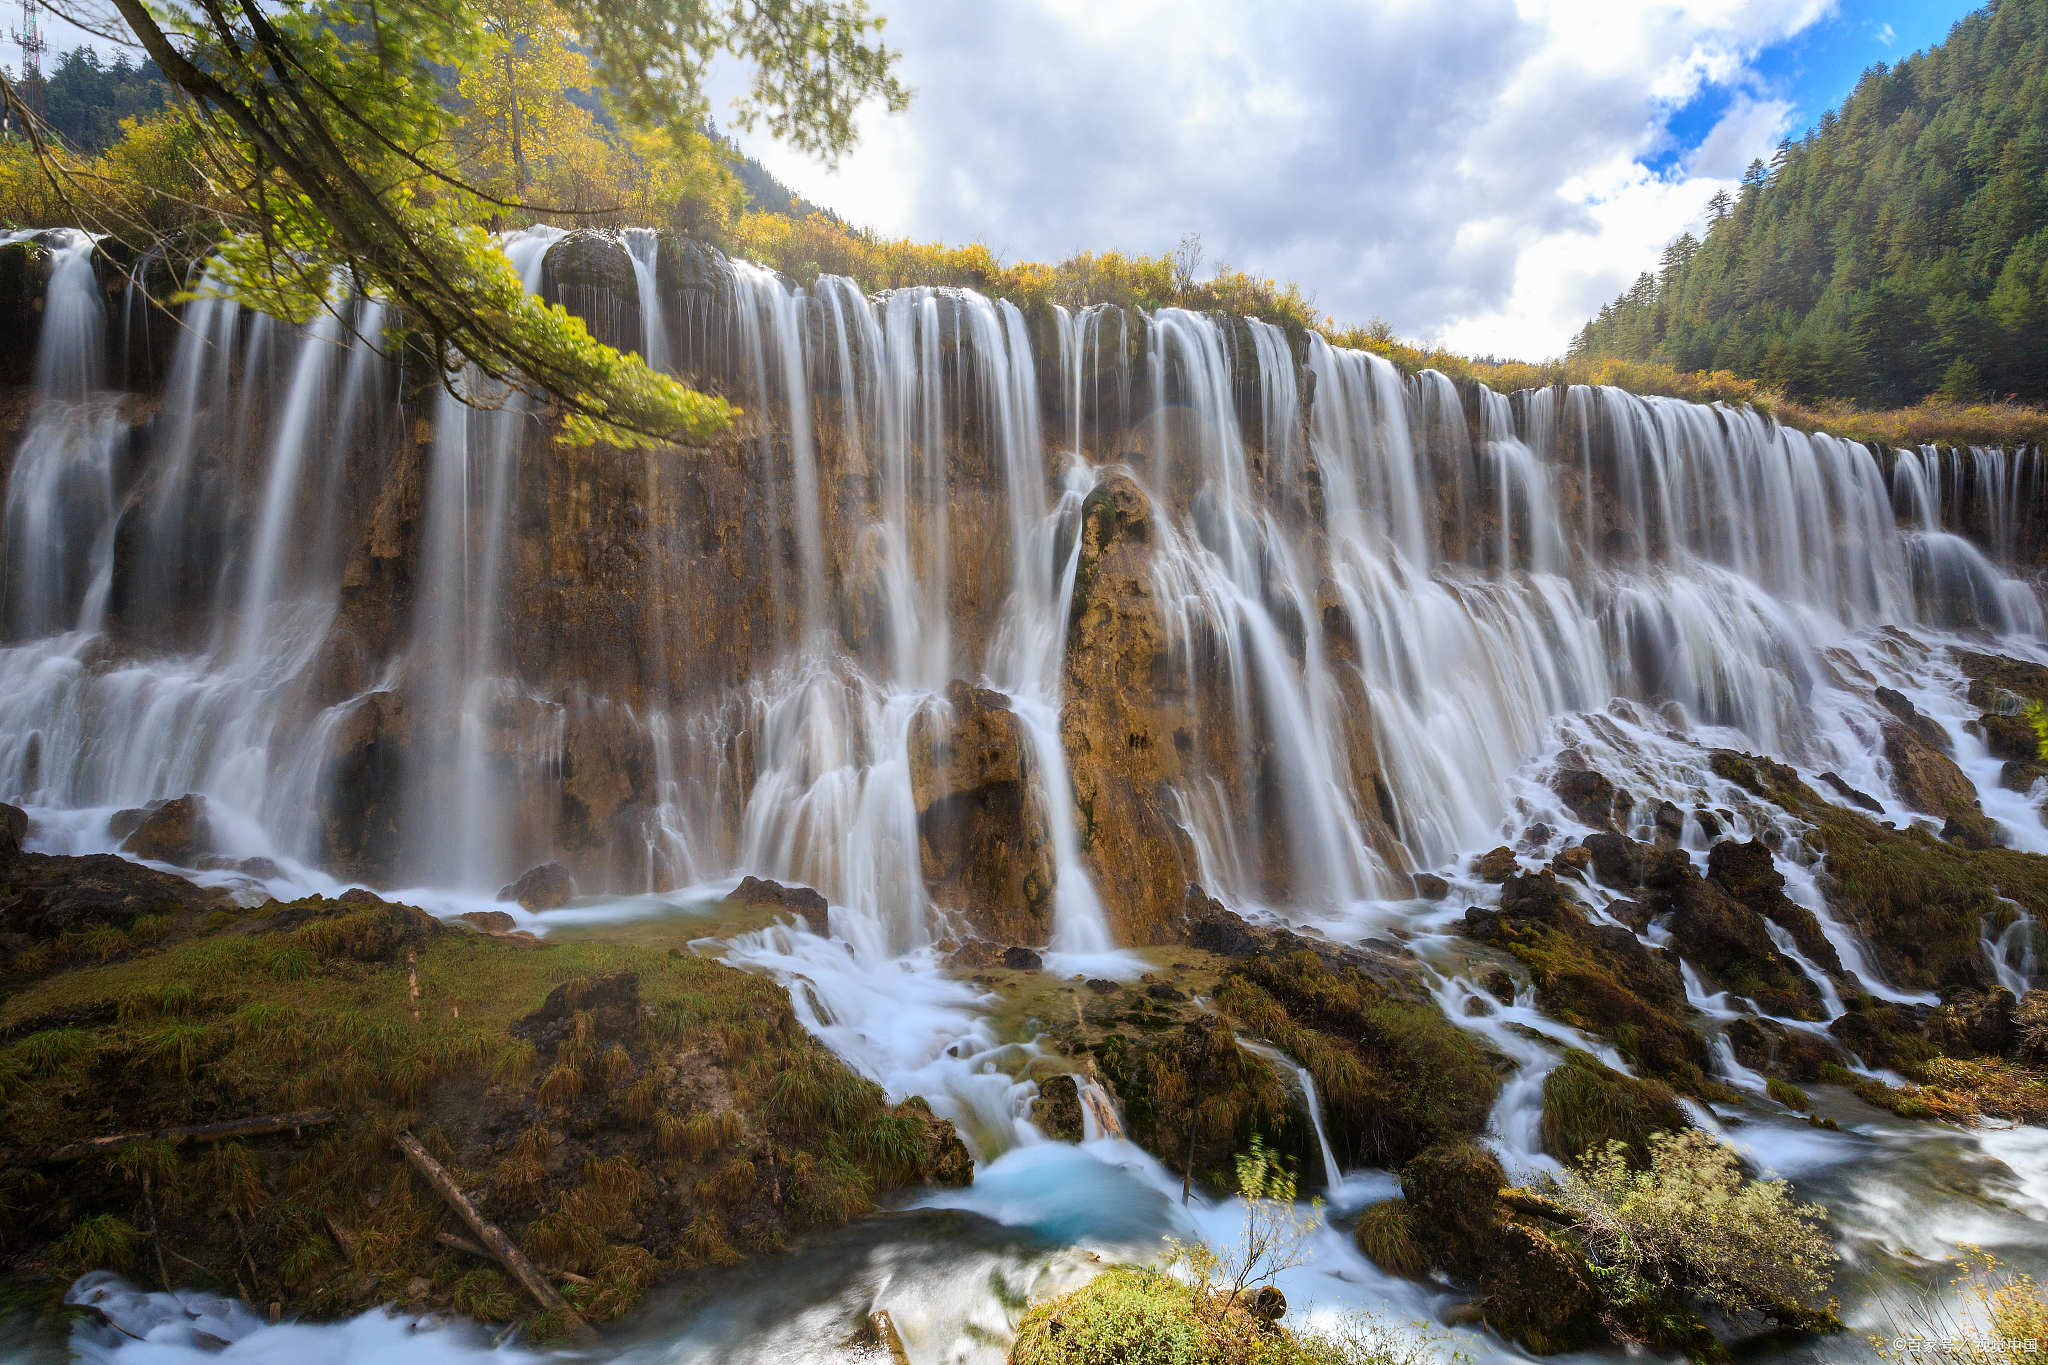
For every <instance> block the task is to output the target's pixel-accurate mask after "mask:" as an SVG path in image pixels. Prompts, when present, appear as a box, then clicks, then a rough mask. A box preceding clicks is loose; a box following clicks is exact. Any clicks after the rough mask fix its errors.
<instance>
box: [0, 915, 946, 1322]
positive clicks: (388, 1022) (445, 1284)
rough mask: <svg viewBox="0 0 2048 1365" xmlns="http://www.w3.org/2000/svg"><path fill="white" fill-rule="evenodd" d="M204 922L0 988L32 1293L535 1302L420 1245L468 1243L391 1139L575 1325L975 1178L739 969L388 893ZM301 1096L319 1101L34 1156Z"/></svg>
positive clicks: (485, 1311)
mask: <svg viewBox="0 0 2048 1365" xmlns="http://www.w3.org/2000/svg"><path fill="white" fill-rule="evenodd" d="M231 920H232V923H231V924H230V925H229V926H228V927H225V928H221V929H217V930H211V931H209V930H206V929H205V928H203V927H202V926H203V924H204V921H202V920H200V919H199V918H198V916H197V914H196V912H195V913H192V914H187V915H185V916H183V917H182V919H181V920H179V922H178V923H176V924H175V925H174V926H173V928H172V930H171V931H170V932H168V933H167V934H165V935H164V936H163V937H162V939H161V941H160V944H159V945H158V946H156V947H153V948H151V949H149V950H148V951H147V952H144V953H136V954H133V955H131V956H129V957H128V958H127V959H125V960H121V961H113V962H107V963H102V964H90V965H82V966H77V967H73V968H70V969H64V970H57V971H55V972H52V973H49V974H46V975H42V976H40V977H35V978H32V979H27V980H25V981H23V982H22V984H21V986H20V988H19V989H17V990H16V991H15V992H14V994H12V995H11V996H10V997H9V998H7V999H6V1000H5V1002H4V1003H0V1037H4V1038H6V1039H7V1041H6V1043H5V1045H4V1047H0V1236H4V1238H5V1242H6V1245H7V1246H8V1247H9V1248H11V1249H16V1251H17V1254H18V1255H19V1256H21V1257H22V1259H21V1260H19V1261H18V1262H17V1264H22V1265H26V1266H28V1267H30V1273H31V1274H32V1275H34V1276H38V1277H40V1278H41V1281H42V1283H43V1284H44V1285H45V1286H46V1288H47V1290H48V1291H49V1292H54V1291H55V1290H56V1289H58V1288H61V1286H62V1285H63V1284H64V1283H66V1282H68V1280H69V1279H70V1278H71V1277H72V1276H74V1275H76V1274H78V1273H79V1272H81V1271H83V1270H86V1269H90V1268H93V1267H95V1266H109V1267H113V1268H125V1269H129V1270H131V1271H132V1272H133V1273H136V1274H138V1275H140V1276H142V1278H143V1279H145V1280H146V1281H148V1282H151V1283H154V1282H155V1281H156V1280H157V1279H159V1278H163V1277H165V1276H168V1278H169V1279H170V1280H171V1281H173V1282H176V1283H197V1284H201V1285H204V1286H207V1287H212V1288H216V1289H219V1290H221V1291H222V1292H226V1293H232V1294H235V1295H237V1296H239V1297H242V1298H244V1299H245V1300H247V1301H249V1302H256V1303H261V1302H269V1301H272V1300H277V1301H281V1302H284V1303H286V1304H288V1305H291V1306H292V1308H293V1309H294V1311H304V1312H309V1313H312V1314H314V1315H322V1314H338V1313H343V1312H348V1311H353V1310H355V1309H357V1308H359V1307H362V1306H366V1305H367V1304H370V1303H374V1302H399V1303H418V1304H421V1305H426V1306H441V1307H452V1308H456V1309H457V1310H458V1311H462V1312H465V1313H468V1314H470V1315H472V1316H478V1317H482V1318H485V1319H487V1320H503V1319H509V1318H515V1317H522V1316H524V1315H527V1314H531V1313H533V1312H534V1310H535V1307H536V1305H535V1304H534V1303H533V1302H532V1301H531V1300H530V1299H528V1298H527V1297H526V1295H525V1293H524V1291H521V1290H518V1289H517V1288H516V1286H515V1285H513V1284H512V1282H511V1281H510V1280H509V1279H507V1278H506V1277H505V1276H504V1275H503V1273H502V1268H501V1267H499V1266H497V1265H496V1263H495V1262H493V1261H491V1260H490V1259H489V1258H485V1257H479V1256H477V1255H475V1254H473V1253H470V1252H466V1251H463V1250H461V1249H459V1248H454V1247H450V1246H448V1245H447V1244H445V1243H443V1242H441V1241H438V1240H437V1234H440V1233H452V1234H455V1235H457V1236H461V1237H467V1236H468V1233H467V1230H466V1229H464V1228H462V1227H461V1226H460V1225H459V1223H458V1222H457V1221H456V1220H455V1219H454V1218H453V1216H452V1215H451V1214H450V1212H449V1211H448V1209H447V1208H446V1206H445V1205H444V1204H443V1203H442V1201H441V1200H440V1199H439V1198H438V1197H437V1196H436V1195H435V1194H434V1193H433V1192H432V1191H431V1190H430V1189H429V1188H428V1187H427V1186H426V1184H425V1183H424V1181H423V1180H421V1179H420V1178H419V1177H418V1176H417V1175H416V1174H415V1173H414V1171H413V1170H412V1168H411V1167H410V1166H409V1165H407V1164H406V1163H405V1162H404V1161H403V1159H402V1158H401V1157H400V1155H399V1154H398V1152H397V1150H396V1149H395V1147H394V1144H393V1142H392V1138H393V1135H394V1134H395V1133H397V1132H399V1131H402V1130H410V1131H412V1132H414V1133H415V1134H417V1135H418V1136H419V1137H420V1138H421V1140H422V1141H423V1142H424V1143H425V1144H426V1146H427V1148H428V1150H429V1151H430V1152H431V1153H432V1154H433V1156H434V1157H435V1159H436V1160H438V1161H440V1162H441V1163H442V1164H443V1165H444V1166H446V1167H447V1168H448V1169H449V1171H450V1172H451V1174H452V1175H453V1176H454V1177H455V1179H456V1180H457V1182H458V1183H459V1184H460V1185H461V1186H462V1187H463V1188H464V1189H465V1190H466V1191H467V1192H469V1194H470V1196H471V1198H472V1199H474V1200H475V1201H476V1203H477V1204H478V1205H479V1206H480V1207H481V1208H482V1209H483V1211H484V1215H485V1216H486V1217H487V1218H489V1219H491V1220H492V1221H494V1222H496V1223H497V1224H498V1225H499V1226H500V1227H501V1228H502V1229H503V1230H504V1231H505V1232H506V1233H507V1235H509V1236H511V1237H512V1238H513V1239H514V1240H515V1241H516V1242H518V1243H520V1244H521V1245H522V1247H523V1249H524V1250H525V1252H526V1254H527V1255H528V1256H530V1257H531V1258H533V1259H534V1260H535V1261H536V1262H537V1263H538V1264H539V1265H540V1266H542V1268H543V1269H544V1270H545V1271H547V1272H548V1273H550V1274H551V1275H555V1276H556V1277H557V1279H558V1282H559V1283H560V1284H561V1285H562V1286H563V1293H564V1295H565V1296H566V1297H567V1298H568V1300H569V1301H570V1303H571V1304H572V1305H574V1306H575V1308H576V1309H577V1311H578V1312H580V1313H582V1314H583V1315H584V1316H585V1317H587V1318H593V1319H598V1320H602V1319H605V1318H610V1317H615V1316H617V1315H619V1314H621V1313H624V1312H625V1311H627V1310H628V1309H629V1308H630V1307H631V1306H632V1305H633V1304H634V1303H635V1302H637V1300H638V1298H639V1296H640V1294H641V1293H642V1292H643V1291H644V1290H645V1288H646V1287H647V1286H648V1285H650V1284H652V1283H654V1282H655V1281H656V1280H658V1279H659V1278H661V1277H662V1276H664V1275H666V1274H669V1273H673V1272H674V1271H677V1270H680V1269H686V1268H688V1267H691V1266H695V1265H701V1264H705V1263H711V1262H730V1261H733V1260H736V1259H738V1258H739V1257H740V1256H742V1255H746V1254H751V1253H757V1252H764V1251H772V1250H775V1249H776V1248H779V1247H780V1246H782V1245H783V1244H784V1243H785V1242H786V1240H787V1238H788V1237H789V1236H790V1235H791V1234H793V1233H795V1232H797V1231H800V1230H802V1229H803V1228H806V1227H809V1226H813V1225H817V1224H829V1223H836V1222H840V1221H843V1220H845V1219H847V1218H849V1217H852V1216H854V1215H856V1214H860V1213H863V1212H866V1211H867V1210H869V1209H871V1208H872V1207H873V1206H874V1201H875V1199H876V1197H877V1196H878V1195H879V1194H880V1193H881V1192H883V1191H885V1190H888V1189H891V1188H894V1187H895V1186H897V1185H900V1184H903V1183H905V1182H906V1181H912V1180H937V1181H947V1182H950V1183H960V1182H963V1181H964V1180H966V1179H971V1176H972V1163H971V1161H970V1160H969V1159H968V1157H967V1154H966V1152H965V1149H964V1148H963V1147H962V1146H961V1145H960V1143H959V1141H958V1139H957V1137H955V1136H954V1134H953V1132H952V1126H951V1125H950V1124H948V1123H944V1122H943V1121H940V1120H938V1119H936V1118H934V1117H933V1116H932V1114H931V1111H930V1109H929V1107H927V1106H925V1105H923V1104H922V1103H921V1102H919V1101H911V1102H909V1103H906V1104H902V1105H897V1106H893V1107H892V1106H890V1105H889V1104H888V1103H887V1102H886V1101H885V1099H884V1097H883V1095H882V1092H881V1091H880V1089H879V1088H878V1087H876V1086H875V1085H874V1084H873V1083H872V1082H869V1081H867V1080H865V1079H862V1078H860V1077H857V1076H855V1075H853V1074H852V1073H851V1072H849V1071H847V1070H846V1068H845V1067H844V1066H843V1065H841V1064H840V1063H839V1061H838V1060H837V1059H836V1058H834V1057H833V1056H832V1055H831V1054H830V1053H829V1052H828V1051H827V1050H826V1049H825V1048H824V1047H823V1046H822V1045H821V1044H819V1043H818V1042H817V1041H816V1040H815V1039H813V1038H812V1037H811V1036H810V1035H809V1034H808V1033H807V1032H805V1031H804V1029H803V1028H802V1027H801V1026H800V1025H799V1024H798V1023H797V1022H796V1019H795V1016H794V1013H793V1011H792V1009H791V1006H790V1001H789V997H788V994H787V993H786V992H785V991H784V990H783V989H782V988H781V987H780V986H778V985H776V984H774V983H773V982H771V981H768V980H765V979H763V978H760V977H756V976H751V975H748V974H746V973H744V972H740V971H738V970H735V969H733V968H730V967H727V966H725V965H723V964H720V963H717V962H712V961H707V960H704V959H701V958H697V957H694V956H691V955H688V954H684V953H680V952H658V951H654V950H652V949H648V948H643V947H630V946H620V945H613V944H605V943H599V942H580V943H573V944H567V945H562V946H554V945H548V944H544V943H537V942H534V941H532V940H522V939H512V938H499V937H493V936H488V935H483V934H476V933H470V932H466V931H464V930H461V929H456V928H450V927H448V926H445V925H443V924H442V923H440V922H439V921H437V920H435V919H434V918H432V917H431V916H429V915H426V914H424V913H422V912H421V911H418V910H414V909H411V908H409V907H405V906H399V905H385V904H371V905H357V904H344V903H340V902H333V901H322V900H319V899H318V898H314V899H311V900H307V901H301V902H296V903H293V904H290V905H281V904H278V903H275V902H273V903H272V904H270V905H268V906H266V907H264V908H263V909H262V910H261V911H258V912H255V913H253V914H249V915H236V916H232V917H231ZM16 966H17V969H18V966H19V964H16ZM17 979H20V978H19V977H17ZM309 1110H331V1111H333V1112H334V1113H335V1114H337V1115H338V1116H339V1117H338V1120H337V1121H336V1122H333V1123H326V1124H319V1125H315V1126H311V1127H307V1128H305V1129H303V1130H302V1131H300V1132H297V1133H294V1132H290V1131H286V1132H282V1133H278V1134H275V1135H263V1136H250V1137H246V1138H243V1139H237V1140H228V1141H221V1142H218V1143H213V1144H202V1143H182V1144H181V1143H174V1142H169V1141H150V1142H142V1143H137V1144H134V1145H130V1146H128V1147H126V1148H125V1149H123V1150H121V1151H119V1152H117V1153H115V1154H113V1155H111V1156H102V1157H87V1158H84V1159H81V1160H73V1161H52V1160H49V1159H48V1158H49V1154H50V1153H52V1152H53V1151H54V1150H56V1149H58V1148H60V1147H62V1146H64V1145H66V1144H70V1143H76V1142H80V1141H83V1140H86V1139H91V1138H100V1137H106V1136H110V1135H114V1134H120V1133H138V1132H150V1131H156V1130H160V1129H167V1128H179V1127H186V1126H193V1125H204V1124H210V1123H218V1122H221V1121H224V1120H229V1119H237V1118H243V1117H248V1116H255V1115H267V1114H276V1113H280V1112H300V1111H309ZM160 1272H161V1273H160ZM559 1325H560V1324H557V1323H553V1322H552V1320H536V1321H534V1322H532V1323H530V1324H529V1326H530V1327H531V1328H533V1329H535V1330H541V1331H544V1330H547V1329H548V1328H549V1327H551V1326H554V1327H559Z"/></svg>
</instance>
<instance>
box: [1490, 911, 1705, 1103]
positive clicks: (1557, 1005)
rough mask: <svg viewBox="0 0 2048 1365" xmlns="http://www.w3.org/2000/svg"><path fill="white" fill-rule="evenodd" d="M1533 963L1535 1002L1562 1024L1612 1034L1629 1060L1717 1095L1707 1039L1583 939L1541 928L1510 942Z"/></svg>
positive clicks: (1678, 1084) (1692, 1090)
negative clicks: (1708, 1064) (1709, 1075)
mask: <svg viewBox="0 0 2048 1365" xmlns="http://www.w3.org/2000/svg"><path fill="white" fill-rule="evenodd" d="M1507 948H1508V951H1510V952H1512V953H1513V954H1514V955H1515V956H1516V957H1518V958H1520V959H1521V960H1522V961H1523V962H1524V963H1526V964H1527V965H1528V968H1529V974H1530V977H1531V978H1532V979H1533V981H1534V982H1535V986H1536V1000H1537V1003H1538V1004H1540V1005H1542V1006H1543V1009H1544V1011H1545V1012H1546V1013H1548V1014H1550V1015H1551V1016H1552V1017H1553V1018H1556V1019H1558V1020H1560V1021H1561V1022H1563V1023H1567V1024H1571V1025H1573V1026H1575V1027H1578V1028H1583V1029H1585V1030H1587V1031H1588V1032H1592V1033H1598V1034H1600V1035H1602V1036H1603V1037H1605V1038H1607V1039H1609V1040H1610V1041H1611V1042H1613V1044H1614V1045H1615V1048H1616V1049H1617V1050H1618V1051H1619V1052H1620V1053H1621V1055H1622V1056H1624V1057H1626V1058H1627V1059H1628V1061H1629V1064H1630V1065H1631V1066H1634V1067H1636V1068H1638V1069H1639V1070H1642V1071H1645V1072H1648V1073H1650V1074H1651V1075H1654V1076H1656V1077H1658V1078H1660V1079H1662V1080H1663V1081H1665V1082H1666V1083H1668V1084H1670V1085H1671V1086H1673V1087H1674V1088H1676V1089H1678V1090H1680V1091H1683V1092H1685V1093H1686V1094H1690V1095H1711V1096H1718V1095H1720V1094H1722V1093H1724V1092H1723V1091H1722V1090H1721V1088H1720V1087H1719V1086H1717V1085H1715V1084H1714V1083H1713V1082H1712V1081H1710V1080H1709V1079H1708V1078H1707V1074H1706V1070H1705V1062H1706V1059H1707V1058H1706V1044H1705V1042H1704V1041H1703V1040H1702V1039H1701V1038H1700V1036H1699V1035H1698V1034H1697V1033H1695V1032H1694V1031H1693V1030H1692V1029H1690V1028H1687V1027H1685V1026H1684V1025H1683V1024H1681V1023H1679V1022H1678V1020H1676V1019H1675V1018H1673V1017H1672V1015H1671V1014H1670V1013H1669V1012H1668V1011H1666V1010H1664V1009H1663V1008H1661V1007H1659V1006H1658V1005H1657V1004H1656V1003H1655V1002H1653V1001H1651V1000H1650V999H1648V998H1646V997H1645V996H1643V995H1642V994H1641V993H1640V992H1638V991H1637V990H1636V989H1635V988H1634V987H1633V986H1632V985H1631V984H1630V983H1628V982H1627V981H1626V980H1624V979H1623V978H1622V977H1621V976H1620V975H1618V974H1617V973H1616V971H1615V970H1614V968H1613V966H1612V965H1611V964H1610V963H1608V962H1606V961H1603V960H1602V959H1601V958H1600V957H1599V956H1597V955H1596V954H1595V953H1593V952H1592V951H1591V950H1589V949H1588V948H1587V947H1586V946H1585V945H1584V944H1583V943H1581V942H1579V941H1578V940H1576V939H1574V938H1571V937H1569V936H1568V935H1565V934H1563V933H1560V932H1557V931H1555V930H1540V931H1537V932H1534V933H1531V934H1527V935H1525V936H1523V937H1520V938H1518V939H1516V940H1514V941H1513V942H1510V943H1509V944H1508V945H1507Z"/></svg>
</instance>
